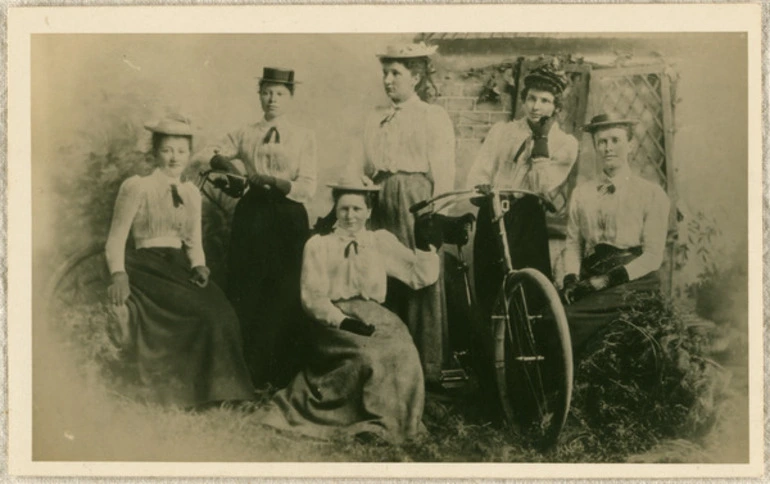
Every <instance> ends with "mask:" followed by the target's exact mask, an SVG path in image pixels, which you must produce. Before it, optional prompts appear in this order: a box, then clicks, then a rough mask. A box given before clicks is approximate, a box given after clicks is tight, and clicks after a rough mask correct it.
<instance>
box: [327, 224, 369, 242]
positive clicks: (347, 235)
mask: <svg viewBox="0 0 770 484" xmlns="http://www.w3.org/2000/svg"><path fill="white" fill-rule="evenodd" d="M367 232H368V230H366V227H363V228H362V229H361V230H358V231H356V232H350V231H348V230H345V229H342V228H340V227H339V226H338V225H336V224H335V225H334V230H333V232H332V233H333V234H334V235H336V236H337V237H339V238H341V239H344V240H351V239H355V240H361V239H363V238H364V236H365V235H366V233H367Z"/></svg>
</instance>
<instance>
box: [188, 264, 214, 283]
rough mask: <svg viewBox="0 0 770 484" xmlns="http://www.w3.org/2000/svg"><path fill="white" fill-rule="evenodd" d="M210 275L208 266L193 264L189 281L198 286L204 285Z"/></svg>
mask: <svg viewBox="0 0 770 484" xmlns="http://www.w3.org/2000/svg"><path fill="white" fill-rule="evenodd" d="M210 275H211V270H209V268H208V267H206V266H195V267H193V268H192V277H191V278H190V282H192V283H193V284H195V285H196V286H198V287H206V286H208V284H209V276H210Z"/></svg>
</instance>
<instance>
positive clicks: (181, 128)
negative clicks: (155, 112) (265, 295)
mask: <svg viewBox="0 0 770 484" xmlns="http://www.w3.org/2000/svg"><path fill="white" fill-rule="evenodd" d="M145 127H146V128H147V129H148V130H150V131H152V154H153V156H154V158H155V160H156V161H157V165H158V167H157V168H156V169H155V171H154V172H153V173H152V174H151V175H149V176H144V177H139V176H132V177H131V178H128V179H127V180H126V181H124V182H123V184H122V185H121V186H120V191H119V192H118V198H117V200H116V201H115V211H114V214H113V217H112V225H111V226H110V233H109V237H108V239H107V245H106V257H107V265H108V267H109V270H110V273H111V274H112V283H111V284H110V286H109V288H108V295H109V299H110V302H111V303H112V304H113V305H114V306H113V307H114V308H115V309H116V310H117V311H116V312H117V314H119V315H123V316H124V318H123V321H122V322H123V323H126V322H128V321H126V317H127V318H128V320H129V321H130V324H129V326H130V327H131V328H132V329H131V336H132V340H133V343H134V347H135V353H136V358H137V365H138V368H139V376H140V378H141V379H142V382H143V383H144V384H145V385H147V387H148V390H149V392H150V393H151V395H152V397H153V398H152V399H153V400H156V401H158V402H159V403H161V404H167V405H179V406H183V407H189V406H196V405H200V404H204V403H211V402H217V401H222V400H249V399H252V398H253V397H254V387H253V386H252V384H251V379H250V378H249V373H248V370H247V369H246V363H245V362H244V361H243V353H242V345H241V335H240V331H239V328H238V318H237V316H236V314H235V311H233V308H232V306H230V304H229V303H228V302H227V299H226V298H225V295H224V293H222V291H221V290H220V289H219V288H218V287H217V286H216V285H215V284H214V283H213V282H210V281H209V270H208V268H207V267H206V260H205V257H204V254H203V244H202V242H201V196H200V193H199V192H198V190H197V188H196V187H195V185H193V184H192V183H190V182H182V181H181V180H180V175H181V174H182V172H183V171H184V169H185V167H187V165H188V163H189V161H190V151H191V148H192V133H191V130H190V126H189V124H188V123H187V122H186V121H180V120H176V119H165V120H163V121H161V122H160V123H158V124H155V125H147V126H145ZM129 232H130V233H131V234H132V235H133V238H134V242H135V246H136V250H131V251H128V252H126V239H127V238H128V234H129Z"/></svg>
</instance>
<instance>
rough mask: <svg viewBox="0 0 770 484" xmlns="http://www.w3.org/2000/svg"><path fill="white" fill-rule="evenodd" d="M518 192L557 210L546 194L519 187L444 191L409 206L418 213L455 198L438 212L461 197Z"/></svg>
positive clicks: (411, 210) (414, 212)
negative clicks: (429, 206)
mask: <svg viewBox="0 0 770 484" xmlns="http://www.w3.org/2000/svg"><path fill="white" fill-rule="evenodd" d="M516 194H521V195H532V196H534V197H537V198H538V199H539V200H540V201H541V202H542V203H543V204H544V205H545V208H546V210H548V211H550V212H556V206H554V204H553V203H552V202H551V201H550V200H548V199H546V198H545V197H544V196H542V195H540V194H539V193H535V192H533V191H531V190H523V189H519V188H492V189H490V190H489V191H488V192H487V191H482V190H480V189H479V187H475V188H471V189H466V190H456V191H452V192H446V193H442V194H440V195H437V196H435V197H433V198H430V199H428V200H423V201H421V202H417V203H415V204H414V205H412V206H411V207H409V212H410V213H412V214H416V213H417V212H419V211H420V210H422V209H424V208H425V207H427V206H428V205H431V204H433V203H435V202H437V201H439V200H442V199H445V198H450V197H451V198H454V199H453V200H450V201H449V202H447V203H445V204H444V205H442V206H441V208H440V209H438V210H434V212H438V211H439V210H441V209H443V208H444V207H446V206H448V205H452V204H453V203H456V202H459V201H460V200H461V199H464V198H473V197H477V196H479V197H481V196H483V197H489V196H500V195H516Z"/></svg>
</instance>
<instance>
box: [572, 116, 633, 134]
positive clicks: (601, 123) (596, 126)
mask: <svg viewBox="0 0 770 484" xmlns="http://www.w3.org/2000/svg"><path fill="white" fill-rule="evenodd" d="M638 123H639V121H637V120H635V119H630V118H624V117H622V116H619V115H617V114H614V113H602V114H597V115H596V116H594V117H593V118H591V122H590V123H588V124H587V125H585V126H583V131H586V132H588V133H591V134H593V133H595V132H597V131H598V130H600V129H604V128H612V127H615V126H634V125H636V124H638Z"/></svg>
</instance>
